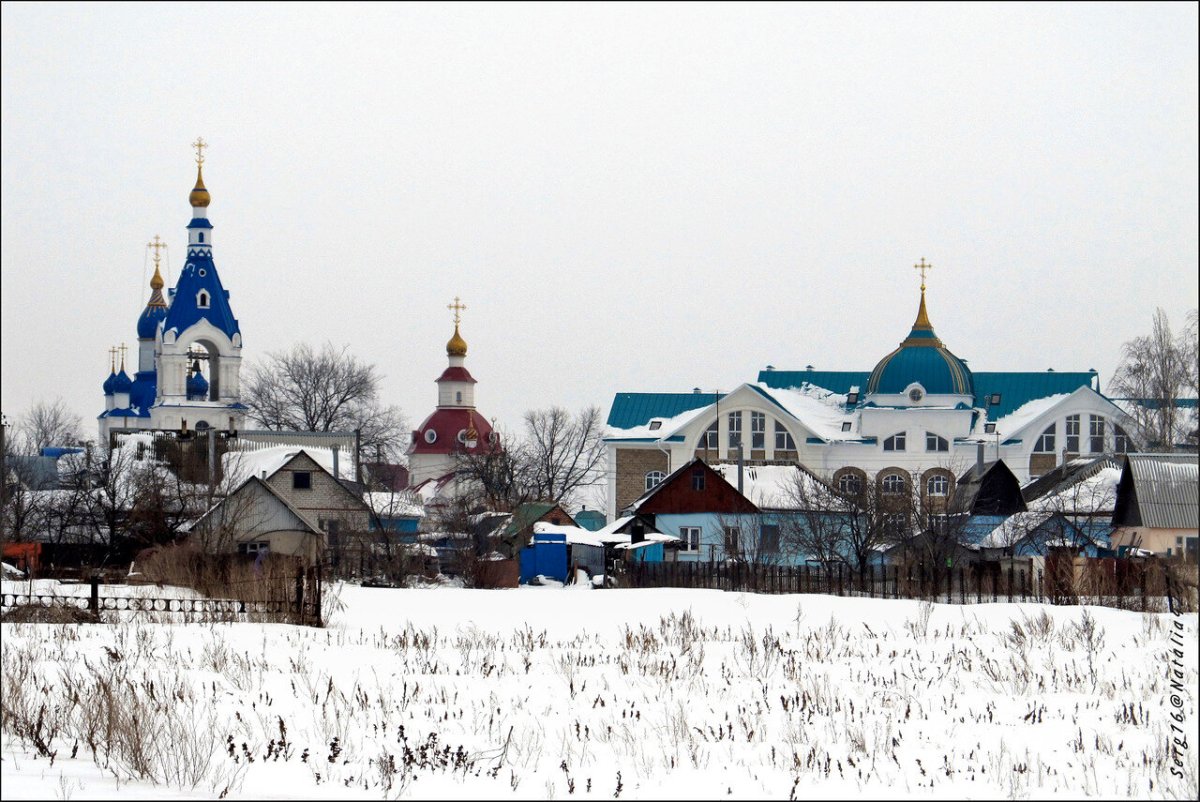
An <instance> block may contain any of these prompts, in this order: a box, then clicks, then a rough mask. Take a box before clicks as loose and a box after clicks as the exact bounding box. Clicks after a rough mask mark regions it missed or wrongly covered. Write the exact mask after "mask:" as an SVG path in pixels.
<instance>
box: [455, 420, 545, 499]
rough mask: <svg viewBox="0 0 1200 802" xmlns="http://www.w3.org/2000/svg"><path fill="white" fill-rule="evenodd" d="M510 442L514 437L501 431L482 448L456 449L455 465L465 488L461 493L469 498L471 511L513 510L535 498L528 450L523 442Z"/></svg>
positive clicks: (461, 486) (460, 481)
mask: <svg viewBox="0 0 1200 802" xmlns="http://www.w3.org/2000/svg"><path fill="white" fill-rule="evenodd" d="M510 442H511V438H509V437H506V436H503V435H500V434H498V436H497V438H496V440H495V442H492V443H487V444H485V445H484V446H483V447H481V448H476V449H472V450H468V449H465V448H459V449H457V450H456V451H455V453H454V465H455V470H456V472H457V473H458V480H459V483H460V488H461V489H462V491H463V492H460V493H459V495H465V496H466V497H467V498H468V503H467V507H468V509H469V510H470V511H471V512H478V511H480V510H484V509H487V510H493V511H499V512H510V511H512V510H514V509H516V508H517V507H519V506H520V505H521V504H523V503H525V502H526V501H529V500H531V496H530V493H531V492H532V490H531V488H530V487H529V483H528V482H527V473H528V466H527V465H526V464H525V462H524V455H525V451H524V450H523V449H522V447H521V444H520V443H519V442H518V443H514V444H513V445H512V447H509V446H507V445H506V444H509V443H510Z"/></svg>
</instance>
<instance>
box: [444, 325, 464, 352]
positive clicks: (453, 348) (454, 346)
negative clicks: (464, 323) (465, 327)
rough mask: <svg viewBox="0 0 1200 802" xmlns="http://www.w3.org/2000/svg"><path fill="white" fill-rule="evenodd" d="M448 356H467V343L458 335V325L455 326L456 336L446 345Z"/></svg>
mask: <svg viewBox="0 0 1200 802" xmlns="http://www.w3.org/2000/svg"><path fill="white" fill-rule="evenodd" d="M446 355H447V356H466V355H467V341H466V340H464V339H463V338H462V335H461V334H459V333H458V324H457V323H455V324H454V336H453V337H451V338H450V342H448V343H446Z"/></svg>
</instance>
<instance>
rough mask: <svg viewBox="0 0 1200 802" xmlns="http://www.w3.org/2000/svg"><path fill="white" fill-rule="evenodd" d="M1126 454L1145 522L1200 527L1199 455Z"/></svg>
mask: <svg viewBox="0 0 1200 802" xmlns="http://www.w3.org/2000/svg"><path fill="white" fill-rule="evenodd" d="M1127 458H1128V462H1126V463H1125V465H1126V470H1127V471H1128V472H1129V474H1130V477H1131V478H1132V480H1133V492H1134V494H1135V495H1136V496H1137V506H1138V512H1139V513H1140V514H1141V518H1142V525H1143V526H1149V527H1152V528H1155V529H1197V528H1200V462H1198V458H1197V455H1195V454H1129V455H1127ZM1124 484H1125V483H1124V482H1122V485H1124Z"/></svg>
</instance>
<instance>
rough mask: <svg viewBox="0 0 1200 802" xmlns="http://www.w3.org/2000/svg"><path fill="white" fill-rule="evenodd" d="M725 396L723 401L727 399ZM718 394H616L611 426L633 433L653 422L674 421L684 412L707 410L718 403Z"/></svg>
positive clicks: (609, 417)
mask: <svg viewBox="0 0 1200 802" xmlns="http://www.w3.org/2000/svg"><path fill="white" fill-rule="evenodd" d="M724 397H725V394H724V393H722V394H721V395H720V398H724ZM717 398H718V396H717V395H716V394H715V393H617V395H616V397H615V398H614V399H613V404H612V409H610V410H609V412H608V425H609V426H611V427H613V428H614V429H632V428H633V427H635V426H642V425H645V424H646V423H649V422H650V419H651V418H673V417H675V416H676V415H679V414H680V413H683V412H688V411H690V410H693V409H699V408H700V407H706V406H708V405H709V404H711V403H713V402H714V401H716V400H717Z"/></svg>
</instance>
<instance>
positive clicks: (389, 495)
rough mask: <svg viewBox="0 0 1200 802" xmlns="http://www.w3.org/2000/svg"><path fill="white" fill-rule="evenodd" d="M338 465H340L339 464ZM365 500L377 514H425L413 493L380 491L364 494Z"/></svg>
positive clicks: (414, 515)
mask: <svg viewBox="0 0 1200 802" xmlns="http://www.w3.org/2000/svg"><path fill="white" fill-rule="evenodd" d="M339 467H340V466H339ZM366 502H367V504H369V505H370V506H371V509H372V510H374V511H375V513H376V514H377V515H390V516H396V515H411V516H413V517H416V518H423V517H424V516H425V508H424V507H423V506H422V505H421V497H420V496H418V495H416V494H415V493H408V492H404V491H401V492H398V493H395V492H390V491H386V490H384V491H380V492H374V493H367V494H366Z"/></svg>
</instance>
